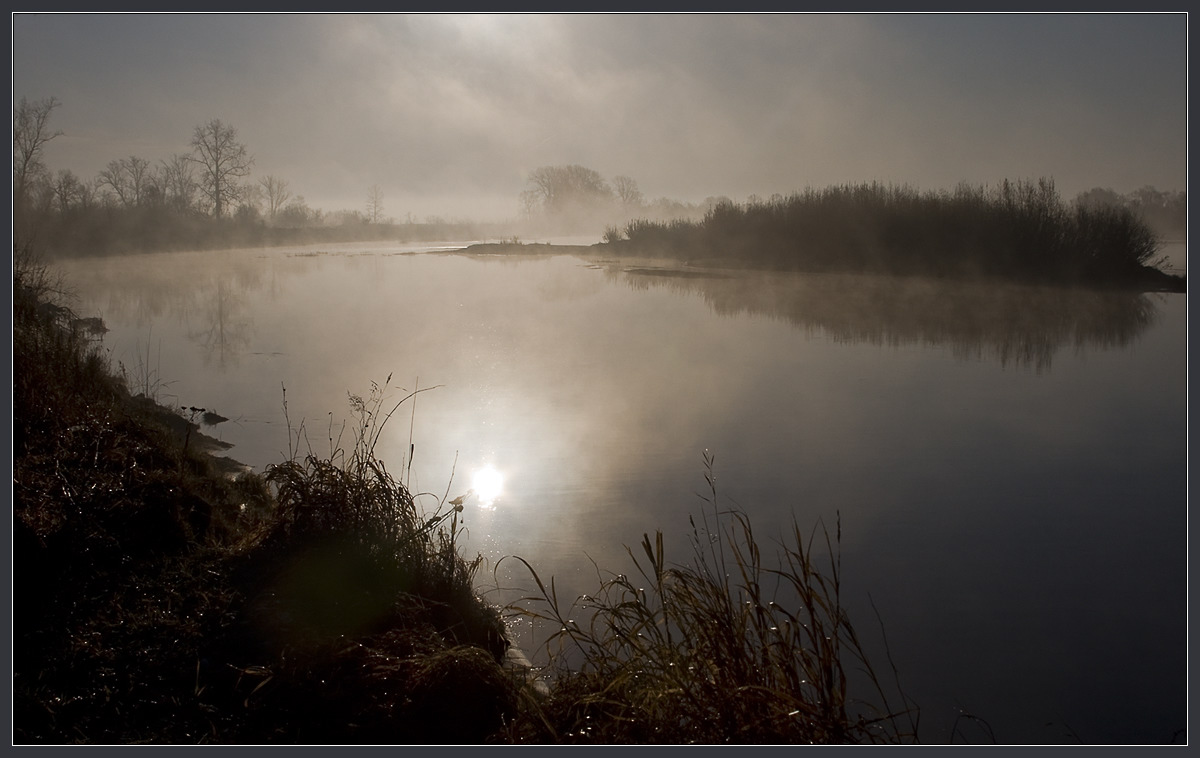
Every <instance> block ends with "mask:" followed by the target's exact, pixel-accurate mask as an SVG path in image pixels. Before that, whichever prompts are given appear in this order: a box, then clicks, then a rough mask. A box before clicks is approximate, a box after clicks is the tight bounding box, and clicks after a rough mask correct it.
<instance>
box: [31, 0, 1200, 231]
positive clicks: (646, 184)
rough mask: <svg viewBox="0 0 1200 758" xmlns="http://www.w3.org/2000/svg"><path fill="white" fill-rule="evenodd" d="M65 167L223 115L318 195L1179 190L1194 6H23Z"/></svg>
mask: <svg viewBox="0 0 1200 758" xmlns="http://www.w3.org/2000/svg"><path fill="white" fill-rule="evenodd" d="M12 36H13V99H14V102H15V101H17V100H19V99H20V98H21V97H23V96H24V97H28V98H31V99H40V98H43V97H49V96H54V97H57V98H58V99H59V100H60V101H61V102H62V106H61V107H60V108H59V109H58V110H56V111H55V112H54V116H53V123H52V125H53V127H54V128H56V129H59V130H61V131H62V132H63V135H62V136H61V137H58V138H57V139H55V140H54V141H53V142H52V143H50V145H48V146H47V149H46V156H45V157H46V162H47V164H48V165H49V166H50V168H52V169H54V170H58V169H70V170H72V171H74V172H75V173H76V174H78V175H80V176H81V177H83V178H92V177H94V176H95V175H96V174H97V173H98V172H99V171H100V169H102V168H103V167H104V165H105V164H107V163H108V162H109V161H111V160H114V159H117V158H122V157H128V156H130V155H136V156H138V157H141V158H145V159H147V160H150V161H151V162H157V161H158V160H159V159H162V158H168V157H169V156H171V155H172V154H173V153H180V152H185V151H186V150H187V149H188V142H189V140H190V138H191V135H192V131H193V129H194V128H195V127H196V126H197V125H199V124H202V123H205V122H207V121H209V120H211V119H214V118H219V119H221V120H222V121H224V122H226V123H228V124H231V125H233V126H234V127H235V128H236V129H237V130H238V135H239V137H240V138H241V140H242V141H243V142H244V143H245V144H246V146H247V147H248V149H249V151H250V153H251V154H252V155H253V156H254V159H255V163H254V174H253V177H252V178H255V179H258V178H261V177H263V176H266V175H268V174H270V175H274V176H276V177H279V178H281V179H284V180H286V181H287V182H288V184H289V189H290V190H291V191H292V192H294V193H296V194H300V195H303V196H304V197H305V199H306V200H307V201H308V203H309V204H310V205H311V206H313V207H316V208H321V209H323V210H338V209H358V210H365V207H366V201H367V191H368V188H369V187H370V186H371V185H375V184H377V185H379V186H380V188H381V189H382V190H383V193H384V211H385V214H386V215H389V216H394V217H396V218H403V217H404V216H405V214H406V213H409V212H411V213H413V214H414V215H415V216H416V217H418V218H424V217H425V216H426V215H429V214H440V215H443V216H452V217H461V218H472V219H481V220H482V219H495V220H499V219H504V218H508V217H511V216H514V215H515V214H516V212H517V207H518V195H519V193H520V192H521V190H522V189H525V188H526V186H527V185H526V180H527V177H528V174H529V172H530V171H531V170H533V169H535V168H537V167H539V166H546V165H560V164H570V163H576V164H580V165H583V166H586V167H588V168H592V169H595V170H596V171H598V172H599V173H600V174H601V175H603V176H604V177H606V178H608V179H611V178H612V177H613V176H616V175H626V176H630V177H632V178H633V179H635V180H636V181H637V182H638V185H639V186H640V188H641V189H642V191H643V192H644V193H645V195H646V196H647V197H648V198H651V199H653V198H658V197H670V198H675V199H680V200H686V201H700V200H703V199H704V198H705V197H707V196H713V195H726V196H728V197H731V198H733V199H734V200H739V201H741V200H744V199H745V198H746V197H747V196H748V195H750V194H758V195H761V196H763V197H766V196H769V195H770V194H772V193H775V192H779V193H783V194H787V193H789V192H792V191H796V190H802V189H804V188H805V187H809V186H812V187H823V186H826V185H830V184H839V183H845V182H860V181H881V182H885V183H895V184H909V185H912V186H915V187H917V188H919V189H922V190H925V189H940V188H952V187H953V186H954V185H955V184H957V183H958V182H960V181H966V182H968V183H971V184H994V183H996V182H998V181H999V180H1001V179H1004V178H1006V177H1007V178H1010V179H1018V178H1032V179H1036V178H1038V177H1043V176H1045V177H1050V178H1053V179H1054V180H1055V181H1056V183H1057V185H1058V188H1059V190H1060V192H1061V193H1062V194H1063V195H1064V197H1067V198H1068V199H1069V198H1071V197H1074V195H1075V194H1076V193H1077V192H1079V191H1081V190H1084V189H1088V188H1091V187H1096V186H1100V187H1108V188H1111V189H1114V190H1116V191H1118V192H1122V193H1124V192H1129V191H1131V190H1134V189H1137V188H1138V187H1141V186H1143V185H1147V184H1149V185H1153V186H1155V187H1157V188H1158V189H1161V190H1177V189H1178V190H1182V189H1186V179H1187V174H1186V152H1187V78H1186V77H1187V17H1186V15H1185V14H1182V13H1175V14H1160V15H1152V14H1145V15H1141V14H1138V15H1130V14H1119V15H1094V14H1081V15H1029V14H1020V15H875V14H865V15H803V14H802V15H612V16H606V15H605V16H593V15H502V16H474V15H438V14H433V15H365V16H361V15H78V14H65V15H28V14H16V15H14V16H13V24H12Z"/></svg>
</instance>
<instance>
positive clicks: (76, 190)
mask: <svg viewBox="0 0 1200 758" xmlns="http://www.w3.org/2000/svg"><path fill="white" fill-rule="evenodd" d="M81 195H82V184H81V182H80V181H79V177H77V176H75V174H74V173H73V172H71V171H68V170H66V169H63V170H61V171H59V172H58V174H57V176H56V177H55V179H54V199H55V201H56V203H57V205H58V210H59V211H60V212H62V213H66V212H67V211H69V210H71V209H72V208H74V207H75V206H77V205H79V204H80V201H81Z"/></svg>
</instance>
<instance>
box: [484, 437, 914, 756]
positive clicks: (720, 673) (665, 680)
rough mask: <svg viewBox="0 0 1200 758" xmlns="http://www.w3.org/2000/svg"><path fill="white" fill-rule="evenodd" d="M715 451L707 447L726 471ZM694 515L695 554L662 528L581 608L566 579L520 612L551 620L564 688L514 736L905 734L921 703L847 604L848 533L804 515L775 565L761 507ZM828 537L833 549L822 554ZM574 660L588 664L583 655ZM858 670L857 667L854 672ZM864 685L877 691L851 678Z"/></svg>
mask: <svg viewBox="0 0 1200 758" xmlns="http://www.w3.org/2000/svg"><path fill="white" fill-rule="evenodd" d="M711 462H712V461H711V458H708V457H707V455H706V465H707V466H708V467H709V474H708V481H709V483H710V486H711V484H712V482H713V479H712V476H711ZM709 502H710V505H711V506H712V516H711V520H710V517H708V516H706V517H704V518H702V520H701V523H700V524H697V523H696V522H695V521H694V520H693V521H692V530H693V533H692V539H693V552H692V555H691V561H690V562H689V563H688V564H686V565H683V564H674V563H669V562H668V560H667V557H666V554H665V552H664V547H663V540H662V533H661V532H659V533H657V534H656V535H655V537H654V538H651V537H650V536H649V535H646V536H644V538H643V540H642V544H641V546H640V551H634V550H632V549H630V550H628V553H629V556H630V559H631V560H632V562H633V566H634V572H633V573H631V574H630V575H625V574H616V575H611V574H610V575H608V576H607V578H605V577H604V576H601V583H600V586H599V589H598V590H597V592H596V593H595V594H593V595H590V596H584V597H580V598H578V599H577V600H576V601H574V602H572V603H571V604H570V605H569V606H566V605H564V603H563V602H562V600H561V599H560V598H559V597H558V596H557V592H556V589H555V586H554V581H553V579H551V580H550V582H549V584H547V583H545V582H543V580H542V579H541V577H539V576H538V574H537V572H536V570H535V569H534V568H533V567H532V565H530V564H529V563H528V562H526V561H525V560H524V559H521V558H517V560H519V561H521V563H523V564H524V565H525V566H526V567H527V568H528V570H529V572H530V574H531V576H532V578H533V581H534V582H535V584H536V585H537V589H538V592H537V593H536V594H534V595H531V596H528V597H525V598H523V599H522V600H521V601H519V602H518V603H516V604H514V605H513V606H512V607H511V610H512V611H513V612H514V613H517V614H520V615H523V616H527V617H531V618H532V619H533V620H534V621H535V622H538V623H541V624H544V625H545V626H546V627H547V628H548V629H550V630H551V633H550V635H549V638H548V639H547V641H546V643H545V646H546V650H547V652H548V653H549V654H550V657H551V660H552V662H553V664H552V665H553V667H554V668H555V670H556V674H557V683H556V686H555V687H554V689H553V690H552V692H551V694H550V695H549V697H548V698H546V699H545V700H544V701H540V702H539V701H527V702H528V705H529V708H528V710H527V711H526V712H525V713H524V714H523V718H522V719H520V720H519V721H518V722H516V723H514V724H513V725H511V727H510V729H509V731H508V732H507V734H506V739H509V740H511V741H515V742H542V741H547V742H578V743H599V744H622V743H667V744H691V743H701V744H723V743H786V744H806V743H819V744H830V743H876V742H885V743H897V742H905V741H915V738H916V737H915V735H916V721H917V712H916V710H915V709H914V708H913V707H912V706H911V704H909V703H908V702H907V700H906V699H905V698H903V695H900V698H901V700H904V706H903V708H902V709H900V710H897V709H894V708H892V707H891V706H890V705H889V703H888V698H887V696H886V695H885V692H884V689H885V688H884V687H883V686H882V685H881V683H880V680H879V679H878V677H877V676H876V674H875V671H874V670H873V668H872V667H871V664H870V663H869V662H868V660H867V657H866V655H865V652H864V650H863V646H862V644H861V642H860V640H859V637H858V635H857V633H856V631H855V628H854V626H853V625H852V624H851V623H850V620H849V618H848V617H847V615H846V612H845V609H844V608H843V607H842V605H841V600H840V594H841V584H840V582H841V579H840V565H839V564H840V560H839V558H838V557H837V549H836V547H837V544H838V541H840V536H841V535H840V524H839V528H838V533H837V536H836V538H833V539H831V537H830V535H829V533H828V531H827V530H826V529H825V528H824V527H819V528H818V529H815V530H814V531H813V533H812V534H809V535H805V534H804V533H803V532H802V531H801V530H800V528H799V527H798V526H793V531H792V534H791V535H790V539H789V541H788V542H787V543H786V544H780V546H779V550H778V554H777V555H776V558H777V561H776V562H775V563H774V564H773V565H768V564H767V562H766V561H765V560H764V555H763V551H762V549H761V547H760V545H759V542H758V541H757V539H756V537H755V536H754V533H753V529H752V526H751V523H750V520H749V518H748V517H747V516H746V514H744V513H742V512H740V511H736V510H722V509H720V508H719V507H718V506H717V500H716V490H715V487H713V488H712V499H711V500H710V501H709ZM814 541H815V542H817V543H818V544H819V545H821V546H823V547H824V548H825V551H826V555H827V561H825V562H824V565H821V561H818V559H817V556H816V553H815V551H814ZM568 661H578V663H573V664H569V663H567V662H568ZM848 666H851V667H853V670H852V671H848V670H847V667H848ZM858 686H862V687H863V688H864V689H865V690H866V691H867V693H868V697H867V698H866V699H862V698H860V697H858V696H857V695H855V694H854V690H853V689H852V688H854V687H858Z"/></svg>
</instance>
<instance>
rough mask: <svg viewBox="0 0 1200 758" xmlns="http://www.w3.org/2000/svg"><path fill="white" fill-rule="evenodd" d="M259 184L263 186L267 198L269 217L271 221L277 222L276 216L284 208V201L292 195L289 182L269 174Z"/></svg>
mask: <svg viewBox="0 0 1200 758" xmlns="http://www.w3.org/2000/svg"><path fill="white" fill-rule="evenodd" d="M258 183H259V185H261V186H262V188H263V193H264V195H265V196H266V200H267V217H268V218H270V219H271V222H272V223H274V222H275V217H276V216H277V215H278V214H279V211H281V210H283V207H284V203H286V202H287V201H288V198H290V197H291V196H292V193H291V192H289V191H288V183H287V182H286V181H284V180H283V179H280V178H278V177H276V176H267V177H265V178H263V179H259V180H258Z"/></svg>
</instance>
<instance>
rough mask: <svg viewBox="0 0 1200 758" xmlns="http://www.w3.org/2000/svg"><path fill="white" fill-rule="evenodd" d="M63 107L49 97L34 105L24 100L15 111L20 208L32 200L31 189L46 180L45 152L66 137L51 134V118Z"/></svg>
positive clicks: (16, 187) (16, 191) (15, 179)
mask: <svg viewBox="0 0 1200 758" xmlns="http://www.w3.org/2000/svg"><path fill="white" fill-rule="evenodd" d="M59 105H61V103H60V102H59V101H58V98H55V97H48V98H44V99H42V100H35V101H33V102H30V101H29V100H27V99H26V98H24V97H22V98H21V102H19V103H17V107H16V108H14V109H13V203H14V205H15V206H16V207H18V208H20V207H22V206H24V205H25V203H26V202H27V201H28V200H29V199H30V187H31V185H32V184H33V183H34V182H36V181H38V180H42V181H45V180H46V173H47V172H46V165H45V163H43V162H42V149H43V148H44V147H45V146H46V143H47V142H49V141H50V140H52V139H54V138H55V137H58V136H60V135H61V134H62V132H60V131H53V132H52V131H50V127H49V122H50V114H51V113H52V112H53V111H54V109H55V108H57V107H58V106H59Z"/></svg>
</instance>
